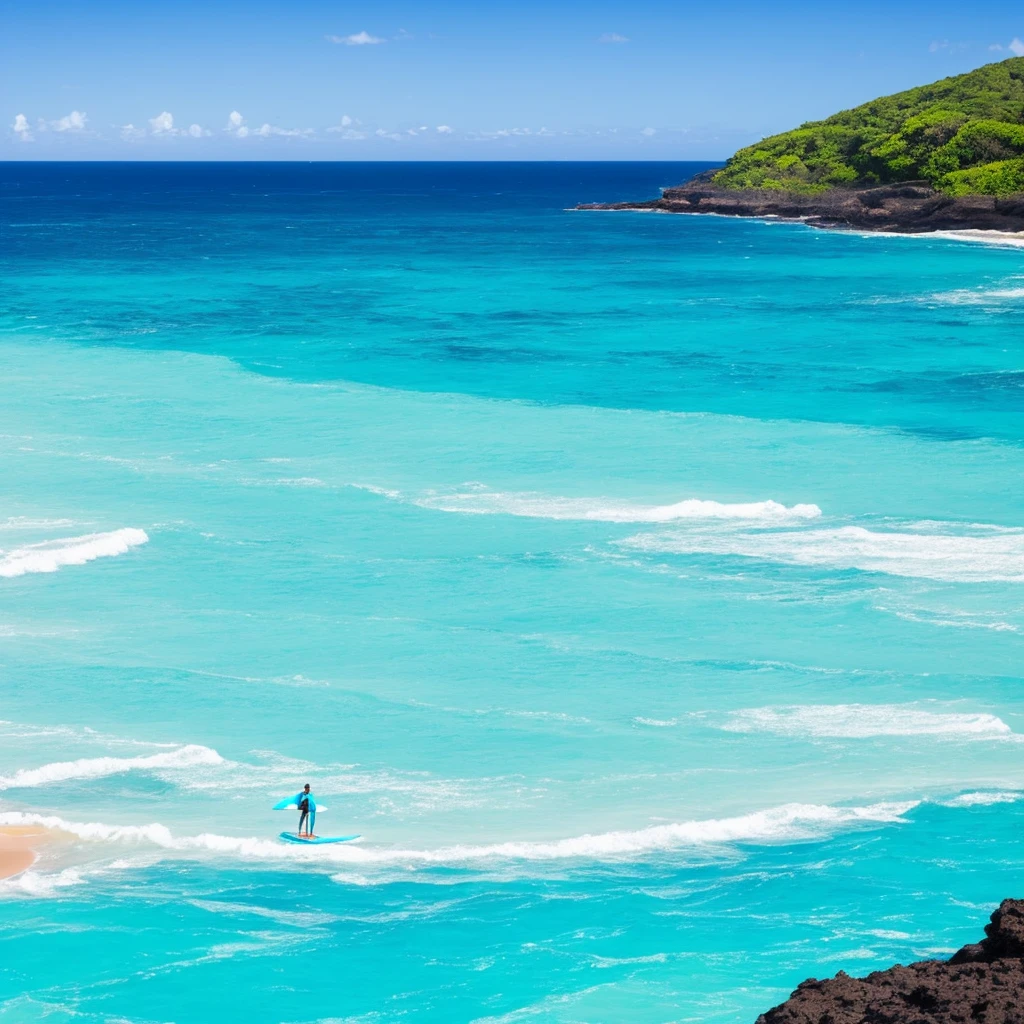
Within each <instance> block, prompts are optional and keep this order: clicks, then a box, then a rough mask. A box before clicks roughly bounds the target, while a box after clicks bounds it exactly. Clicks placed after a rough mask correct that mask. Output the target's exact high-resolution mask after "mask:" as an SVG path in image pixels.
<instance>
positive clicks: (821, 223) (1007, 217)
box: [577, 171, 1024, 233]
mask: <svg viewBox="0 0 1024 1024" xmlns="http://www.w3.org/2000/svg"><path fill="white" fill-rule="evenodd" d="M714 173H715V172H713V171H709V172H705V173H704V174H699V175H697V177H696V178H693V179H691V180H690V181H688V182H687V183H686V184H685V185H679V186H677V187H675V188H668V189H665V191H664V192H663V193H662V196H661V198H660V199H649V200H646V201H642V202H637V203H585V204H581V205H580V206H578V207H577V209H578V210H654V211H661V212H663V213H716V214H719V215H724V216H732V217H777V218H781V219H787V220H802V221H806V222H807V223H809V224H813V225H816V226H818V227H838V228H854V229H859V230H867V231H906V232H915V233H916V232H923V231H963V230H987V231H1024V194H1022V195H1016V196H1006V197H1000V196H984V195H972V196H957V197H954V196H950V195H947V194H945V193H943V192H938V191H936V190H935V189H933V188H932V187H931V185H929V184H928V183H927V182H902V183H900V184H895V185H876V186H873V187H870V188H832V189H829V190H828V191H827V192H821V193H818V194H816V195H805V194H801V193H799V192H784V191H780V190H777V189H731V188H729V189H726V188H720V187H718V186H716V185H714V184H712V183H711V181H710V180H709V179H710V177H711V176H712V175H713V174H714Z"/></svg>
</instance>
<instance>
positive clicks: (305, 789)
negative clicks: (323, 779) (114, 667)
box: [302, 782, 309, 793]
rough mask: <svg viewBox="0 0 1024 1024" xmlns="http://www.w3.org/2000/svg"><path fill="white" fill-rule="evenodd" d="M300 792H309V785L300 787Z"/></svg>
mask: <svg viewBox="0 0 1024 1024" xmlns="http://www.w3.org/2000/svg"><path fill="white" fill-rule="evenodd" d="M302 792H303V793H308V792H309V783H308V782H307V783H306V784H305V785H304V786H303V787H302Z"/></svg>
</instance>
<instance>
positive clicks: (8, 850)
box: [0, 825, 53, 881]
mask: <svg viewBox="0 0 1024 1024" xmlns="http://www.w3.org/2000/svg"><path fill="white" fill-rule="evenodd" d="M52 838H53V830H52V829H48V828H43V827H42V826H41V825H0V881H2V880H4V879H8V878H14V877H15V876H16V875H20V874H21V873H22V872H23V871H27V870H28V869H29V868H31V867H32V865H33V864H35V863H36V861H37V860H39V851H40V847H42V846H43V845H45V844H46V843H47V842H49V841H50V840H51V839H52Z"/></svg>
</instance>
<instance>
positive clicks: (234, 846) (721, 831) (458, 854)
mask: <svg viewBox="0 0 1024 1024" xmlns="http://www.w3.org/2000/svg"><path fill="white" fill-rule="evenodd" d="M918 804H919V801H916V800H911V801H904V802H901V803H894V802H890V803H877V804H870V805H868V806H865V807H831V806H828V805H818V804H795V803H794V804H785V805H783V806H781V807H773V808H770V809H769V810H765V811H755V812H753V813H751V814H744V815H739V816H737V817H733V818H720V819H709V820H705V821H688V822H681V823H678V824H671V825H654V826H651V827H650V828H644V829H639V830H636V831H622V832H603V833H599V834H596V835H582V836H575V837H573V838H569V839H555V840H548V841H519V842H505V843H491V844H482V845H469V844H467V845H455V846H446V847H439V848H437V849H433V850H417V849H402V848H394V847H388V848H375V847H372V846H359V845H353V844H344V845H342V844H338V845H336V846H319V847H296V846H289V845H285V844H283V843H280V842H277V841H275V840H270V839H253V838H247V837H243V836H225V835H217V834H214V833H210V832H206V833H203V834H201V835H196V836H176V835H174V833H172V832H171V830H170V829H169V828H167V826H165V825H161V824H158V823H154V824H150V825H107V824H103V823H99V822H89V823H76V822H69V821H65V820H63V819H61V818H58V817H51V816H48V815H40V814H28V813H24V812H19V811H9V812H6V813H0V824H9V825H15V824H16V825H25V824H37V825H43V826H44V827H46V828H51V829H56V830H59V831H61V832H67V833H71V834H72V835H76V836H78V837H80V838H81V839H85V840H89V841H94V842H114V843H116V842H122V843H123V842H133V843H145V844H149V845H151V846H154V847H157V848H160V849H163V850H167V851H172V852H174V853H177V854H181V855H185V856H188V855H190V854H191V855H201V854H209V853H212V854H221V855H225V856H229V857H235V858H238V859H241V860H257V861H263V862H294V861H296V860H303V861H309V862H313V863H323V864H328V865H331V864H347V865H362V866H373V865H379V866H388V865H391V866H396V867H415V866H416V865H459V864H467V865H471V864H479V863H480V862H493V861H531V862H532V861H558V860H570V859H572V860H628V859H630V858H635V857H643V856H646V855H650V854H654V853H659V852H670V851H673V850H681V849H685V848H693V847H713V846H722V845H727V844H734V843H755V844H757V843H777V842H787V841H793V840H803V839H814V838H823V837H825V836H828V835H830V834H832V833H834V832H835V831H837V830H840V829H843V828H849V827H858V826H863V825H872V824H874V825H878V824H888V823H893V822H902V821H903V820H904V818H903V815H904V814H906V813H907V812H908V811H910V810H912V809H913V808H914V807H917V806H918Z"/></svg>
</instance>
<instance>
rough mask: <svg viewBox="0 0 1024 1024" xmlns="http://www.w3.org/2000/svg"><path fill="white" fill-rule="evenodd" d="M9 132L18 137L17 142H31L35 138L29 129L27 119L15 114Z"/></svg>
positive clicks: (22, 115)
mask: <svg viewBox="0 0 1024 1024" xmlns="http://www.w3.org/2000/svg"><path fill="white" fill-rule="evenodd" d="M11 131H13V132H14V134H15V135H16V136H17V137H18V141H19V142H32V140H33V139H34V138H35V136H34V135H33V134H32V129H31V128H30V127H29V123H28V118H27V117H26V116H25V115H24V114H15V115H14V123H13V124H12V125H11Z"/></svg>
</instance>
